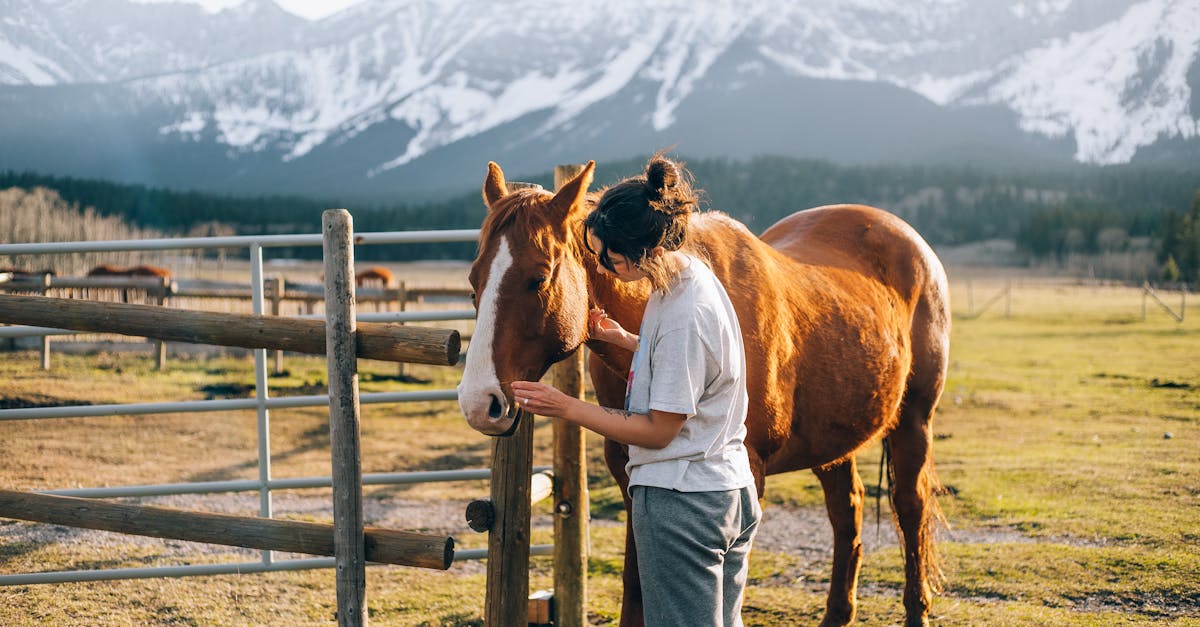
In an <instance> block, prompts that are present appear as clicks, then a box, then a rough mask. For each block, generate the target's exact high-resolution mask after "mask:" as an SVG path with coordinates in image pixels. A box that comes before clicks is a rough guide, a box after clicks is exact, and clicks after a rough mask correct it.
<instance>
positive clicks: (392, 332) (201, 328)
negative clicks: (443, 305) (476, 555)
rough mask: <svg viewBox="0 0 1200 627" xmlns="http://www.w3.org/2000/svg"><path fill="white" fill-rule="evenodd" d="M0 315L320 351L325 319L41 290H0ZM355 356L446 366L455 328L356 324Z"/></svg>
mask: <svg viewBox="0 0 1200 627" xmlns="http://www.w3.org/2000/svg"><path fill="white" fill-rule="evenodd" d="M0 322H6V323H10V324H27V325H34V326H43V327H54V328H60V329H70V330H73V331H90V332H96V333H118V334H122V335H134V336H138V337H150V338H155V339H159V340H165V341H171V342H191V343H194V344H213V345H218V346H238V347H242V348H273V349H279V350H287V351H293V352H297V353H307V354H310V355H324V354H325V348H326V347H325V322H324V321H322V320H309V319H303V318H277V317H274V316H256V315H253V314H231V313H218V312H211V311H192V310H184V309H169V308H165V307H157V306H154V305H130V304H125V303H97V302H90V301H82V300H72V299H68V298H48V297H44V296H14V295H0ZM356 335H357V355H358V357H360V358H363V359H380V360H384V361H404V362H411V363H421V364H436V365H443V366H451V365H454V364H456V363H458V357H459V350H460V348H461V340H460V338H459V334H458V331H456V330H453V329H434V328H425V327H416V326H409V325H399V324H391V323H382V322H374V323H371V322H364V323H361V324H359V325H358V329H357V334H356Z"/></svg>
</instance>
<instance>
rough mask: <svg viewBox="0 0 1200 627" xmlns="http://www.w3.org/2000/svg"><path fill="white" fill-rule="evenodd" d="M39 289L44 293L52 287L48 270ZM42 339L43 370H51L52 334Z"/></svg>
mask: <svg viewBox="0 0 1200 627" xmlns="http://www.w3.org/2000/svg"><path fill="white" fill-rule="evenodd" d="M37 289H38V290H39V291H40V292H41V293H42V294H45V293H46V291H47V290H49V289H50V273H48V272H47V273H45V274H43V275H42V278H41V280H40V284H39V285H38V287H37ZM41 339H42V346H41V349H42V350H41V353H42V370H50V336H49V335H43V336H42V338H41Z"/></svg>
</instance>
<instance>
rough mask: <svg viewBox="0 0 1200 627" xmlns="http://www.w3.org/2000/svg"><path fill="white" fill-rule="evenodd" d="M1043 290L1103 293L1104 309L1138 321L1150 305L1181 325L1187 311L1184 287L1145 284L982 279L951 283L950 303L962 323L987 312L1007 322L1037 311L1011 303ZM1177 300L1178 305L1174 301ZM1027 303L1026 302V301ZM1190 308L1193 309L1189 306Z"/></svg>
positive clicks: (1034, 279)
mask: <svg viewBox="0 0 1200 627" xmlns="http://www.w3.org/2000/svg"><path fill="white" fill-rule="evenodd" d="M1045 290H1056V291H1063V290H1075V291H1078V292H1081V293H1082V292H1085V291H1090V292H1095V291H1098V290H1107V291H1109V292H1111V293H1112V298H1108V299H1106V302H1105V303H1104V307H1105V308H1106V309H1107V310H1109V311H1112V312H1113V313H1114V314H1116V313H1119V312H1124V313H1127V314H1128V315H1129V316H1131V317H1132V316H1133V315H1134V314H1135V312H1138V313H1140V319H1141V320H1142V321H1143V322H1145V321H1147V320H1149V315H1150V311H1151V307H1150V303H1153V304H1154V305H1156V306H1157V308H1158V309H1160V310H1162V311H1163V312H1164V313H1166V314H1167V315H1168V316H1169V317H1170V318H1171V319H1173V320H1175V322H1178V323H1183V322H1184V320H1185V319H1186V314H1187V308H1188V291H1189V290H1188V286H1187V285H1186V284H1182V285H1176V286H1174V288H1161V287H1157V288H1156V287H1154V286H1152V285H1150V283H1148V282H1143V283H1140V284H1127V283H1119V282H1111V281H1093V280H1076V279H1039V278H1021V279H984V280H980V281H975V280H972V279H965V280H961V281H954V280H952V281H951V292H952V293H953V297H952V299H951V300H952V303H953V304H954V306H955V315H956V316H957V317H959V318H961V319H964V320H972V319H976V318H979V317H981V316H983V315H984V314H986V313H988V312H993V311H994V312H996V313H999V314H1000V315H1002V316H1003V317H1005V318H1011V317H1014V316H1019V315H1022V314H1025V315H1027V314H1028V313H1029V312H1030V311H1037V310H1038V306H1037V305H1036V304H1029V303H1026V304H1025V305H1024V306H1023V307H1018V306H1017V305H1014V300H1018V299H1020V298H1021V297H1022V296H1029V295H1031V294H1034V293H1036V292H1038V291H1045ZM1176 299H1178V301H1177V302H1178V305H1175V304H1174V301H1176ZM1026 300H1028V299H1026ZM1097 306H1098V305H1096V304H1095V303H1092V304H1091V305H1088V306H1087V307H1088V308H1090V309H1095V308H1096V307H1097ZM1192 306H1193V307H1194V306H1196V305H1195V303H1192Z"/></svg>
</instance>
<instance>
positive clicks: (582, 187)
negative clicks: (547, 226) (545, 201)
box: [550, 161, 596, 220]
mask: <svg viewBox="0 0 1200 627" xmlns="http://www.w3.org/2000/svg"><path fill="white" fill-rule="evenodd" d="M595 171H596V162H595V161H588V162H587V165H585V166H583V170H580V172H579V174H577V175H575V178H573V179H571V180H570V181H567V184H566V185H563V186H562V188H561V189H559V190H558V192H556V193H555V194H554V199H553V200H551V201H550V207H551V208H552V209H553V211H555V212H556V213H558V214H560V216H561V217H562V218H563V219H564V220H565V219H566V218H567V216H569V215H570V214H571V211H572V209H575V210H578V209H579V208H580V207H582V206H583V197H584V196H585V195H586V194H587V191H588V186H589V185H591V184H592V174H594V173H595Z"/></svg>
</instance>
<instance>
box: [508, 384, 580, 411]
mask: <svg viewBox="0 0 1200 627" xmlns="http://www.w3.org/2000/svg"><path fill="white" fill-rule="evenodd" d="M512 391H513V401H514V402H516V404H517V406H519V407H520V408H521V409H524V410H525V411H527V412H530V413H534V414H537V415H539V416H550V417H552V418H561V417H563V416H564V415H565V414H566V413H567V411H568V410H569V409H570V407H571V404H572V403H573V402H579V399H577V398H573V397H570V396H567V395H566V394H564V393H563V392H561V391H559V390H558V389H557V388H554V387H552V386H549V385H546V384H544V383H538V382H536V381H513V384H512Z"/></svg>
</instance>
